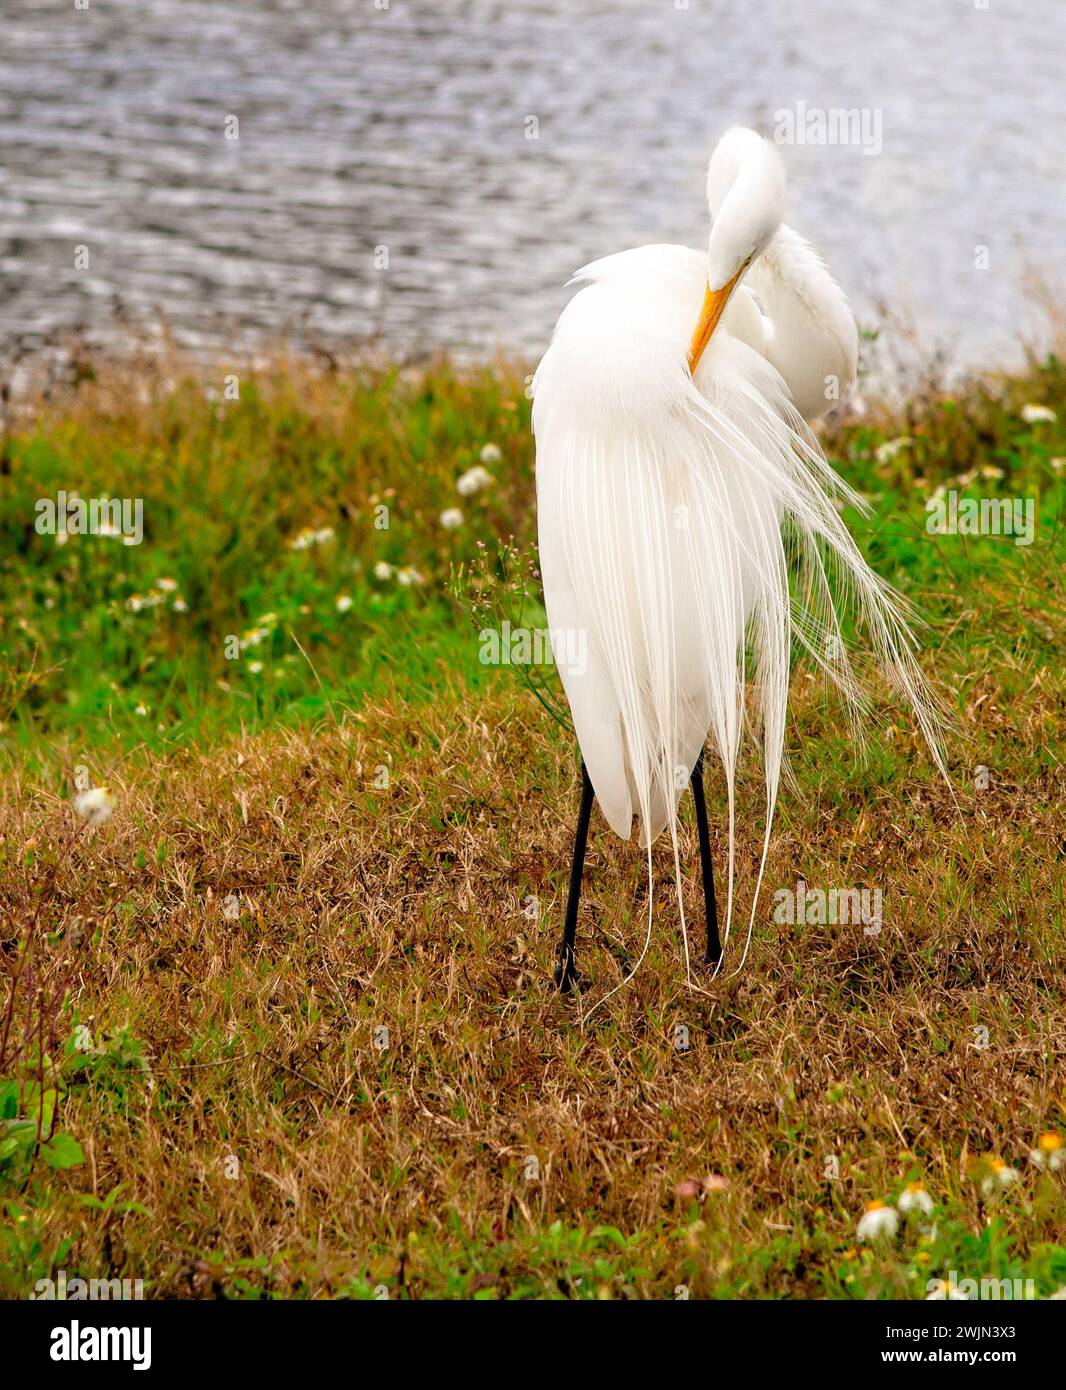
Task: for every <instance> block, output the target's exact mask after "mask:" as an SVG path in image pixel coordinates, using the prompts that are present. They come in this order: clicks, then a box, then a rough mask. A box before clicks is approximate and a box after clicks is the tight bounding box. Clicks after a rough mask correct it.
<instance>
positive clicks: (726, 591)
mask: <svg viewBox="0 0 1066 1390" xmlns="http://www.w3.org/2000/svg"><path fill="white" fill-rule="evenodd" d="M784 198H785V178H784V171H783V167H782V163H781V158H780V156H779V154H778V152H777V150H776V149H775V148H774V147H773V146H772V145H770V144H769V143H768V142H767V141H765V140H763V139H762V138H761V137H760V136H759V135H757V134H756V133H755V132H754V131H751V130H746V129H743V128H740V127H737V128H734V129H732V130H730V131H728V132H727V133H726V134H725V135H724V136H723V137H722V139H721V140H720V141H719V143H718V145H717V147H716V148H715V151H714V154H713V155H712V157H711V160H710V164H709V166H708V169H707V201H708V204H709V207H710V213H711V232H710V240H709V242H708V247H707V251H706V252H705V253H703V252H699V251H693V250H690V249H689V248H687V247H684V246H670V245H656V246H642V247H639V248H637V249H636V250H633V251H625V252H622V253H621V254H618V255H613V256H608V257H606V258H605V259H603V260H599V261H595V262H593V263H592V264H591V265H587V266H585V267H584V269H583V270H580V271H578V272H577V274H576V275H575V276H574V279H573V281H571V283H577V284H580V285H582V286H583V288H582V289H581V290H580V292H579V293H578V294H576V295H575V296H574V298H573V299H572V300H571V301H570V303H569V304H568V305H567V307H566V308H565V309H564V310H563V313H562V314H561V316H560V318H559V321H558V324H557V325H556V328H555V332H554V335H553V337H552V341H551V345H550V347H549V348H548V351H547V352H546V353H545V355H544V358H543V360H542V361H541V364H540V366H539V368H538V370H537V373H536V376H535V378H534V382H533V429H534V433H535V436H536V445H537V507H538V521H539V544H540V564H541V573H542V575H543V581H544V597H545V603H546V607H547V614H548V622H549V627H550V629H551V632H552V637H553V648H554V651H555V656H556V662H557V665H558V668H559V672H560V675H561V678H562V682H563V686H564V689H565V691H566V695H567V699H568V700H569V704H570V709H571V712H572V715H573V720H574V728H575V731H576V734H577V738H578V742H579V744H580V748H581V753H582V757H583V770H582V783H583V790H582V799H581V812H580V816H579V821H578V832H577V838H576V844H575V850H574V862H573V870H572V874H571V881H570V893H569V900H568V904H567V918H566V927H565V933H564V938H563V942H562V946H561V950H560V958H559V965H558V968H557V971H556V981H557V983H558V984H559V985H560V987H561V988H563V989H564V990H565V989H569V988H570V987H571V986H572V984H573V983H574V981H575V979H576V974H575V968H574V931H575V926H576V918H577V904H578V898H579V895H580V887H581V873H582V866H583V862H584V854H585V845H586V840H587V834H588V824H589V815H590V812H591V807H592V800H593V794H595V797H596V799H597V800H598V801H599V803H600V807H601V810H602V811H603V814H604V816H605V818H606V820H607V823H608V825H609V826H610V827H611V828H612V829H613V830H614V831H615V832H616V833H617V834H618V835H620V836H622V837H623V838H624V839H625V838H628V837H629V834H630V829H631V825H632V821H633V817H634V815H636V817H637V818H638V821H639V826H640V837H641V844H642V845H643V846H644V847H645V848H646V850H647V865H648V877H649V892H648V923H647V934H646V938H645V942H644V949H643V951H642V952H641V959H642V958H643V954H644V951H646V950H647V946H648V941H649V940H650V933H651V925H652V901H651V899H652V891H651V889H652V882H651V846H652V842H653V841H654V840H655V839H656V837H657V836H658V835H659V834H660V833H661V832H662V831H663V830H666V829H668V830H669V833H670V838H671V841H672V844H673V853H674V871H675V878H676V881H677V887H678V899H679V904H680V899H681V891H680V890H681V870H680V859H679V855H678V836H677V807H678V802H679V800H680V796H681V793H682V791H683V790H684V788H685V786H686V785H687V784H688V783H689V782H691V784H692V787H693V791H694V793H695V796H696V811H697V826H698V830H699V839H700V852H701V860H702V864H703V878H704V895H705V909H706V913H707V951H706V956H705V959H706V960H707V962H709V963H713V964H714V965H715V968H716V970H717V969H718V968H720V967H721V961H722V952H723V949H724V946H725V945H726V944H727V943H728V940H729V932H730V927H731V923H732V910H733V880H734V848H733V839H734V810H735V806H734V784H735V772H736V766H737V757H738V752H739V749H740V744H741V734H742V729H743V726H744V724H745V723H746V722H747V723H748V724H749V726H750V727H751V730H752V733H753V734H754V735H755V736H756V737H757V739H758V742H759V744H760V745H761V751H762V760H763V765H764V770H765V808H766V821H765V835H764V839H763V844H762V860H761V865H760V870H759V874H758V879H757V881H756V884H755V888H754V893H753V898H752V910H751V918H750V920H749V924H748V933H747V937H748V940H750V934H751V927H752V924H753V923H754V917H755V908H756V905H757V901H758V894H759V888H760V886H761V882H762V876H763V870H764V868H765V863H766V854H767V850H768V847H769V836H770V826H771V822H772V817H773V810H774V805H775V802H776V798H777V792H778V784H779V780H780V772H781V766H782V760H783V755H784V740H785V716H786V708H787V702H788V683H789V668H790V651H791V645H792V643H793V642H794V641H795V642H798V643H799V644H801V645H802V646H803V647H804V648H806V650H807V651H808V652H809V653H810V654H811V655H812V657H813V658H814V660H815V661H816V662H817V663H818V664H819V665H820V666H822V667H823V668H824V669H825V671H826V672H828V674H829V675H830V676H831V677H832V679H833V680H834V681H835V682H836V684H837V685H838V686H839V687H840V689H841V690H842V692H843V694H844V696H845V701H846V704H847V707H848V708H849V710H850V711H851V713H852V714H856V713H858V712H859V711H860V710H861V708H862V706H863V694H862V689H861V686H860V683H859V680H858V679H857V675H856V664H857V663H854V662H853V661H852V659H851V658H850V657H849V653H848V649H847V646H846V644H845V641H844V639H843V636H842V633H841V628H840V623H839V620H838V613H837V602H838V601H839V599H838V591H839V592H842V593H843V594H844V595H845V596H847V597H849V598H850V601H851V602H852V603H853V604H854V607H855V611H856V617H857V618H858V620H859V630H860V631H861V632H863V633H864V634H865V636H866V639H867V640H868V644H869V647H870V649H871V652H872V655H873V656H874V657H876V659H877V660H878V662H879V663H880V664H881V666H882V667H883V668H884V669H885V671H886V672H887V674H888V676H889V678H890V680H891V682H892V683H893V685H894V687H895V689H896V690H897V691H898V692H899V693H900V694H901V695H902V696H904V697H905V698H907V699H908V700H909V701H910V703H911V705H912V706H913V708H914V710H915V713H916V716H917V719H918V723H919V725H920V727H921V729H922V731H923V733H924V734H925V736H926V738H927V740H928V742H929V744H930V746H931V748H932V750H933V755H934V757H935V758H936V761H937V763H938V766H941V768H942V767H943V764H942V761H941V757H940V754H939V752H938V750H937V733H938V714H937V711H936V707H935V705H934V702H933V700H932V698H931V696H930V693H929V691H928V689H927V687H926V685H925V682H924V680H923V677H922V674H921V671H920V669H919V668H918V666H917V664H916V662H915V659H914V650H915V642H914V638H913V636H912V634H911V632H910V629H909V628H908V626H907V622H906V612H905V606H904V604H903V601H902V599H901V598H900V597H899V596H898V595H897V594H896V593H895V592H894V591H893V590H892V589H891V588H890V587H889V586H888V585H887V584H886V583H885V582H884V581H882V580H881V579H880V578H879V577H878V576H877V575H876V574H874V572H873V571H872V570H871V569H870V568H869V566H868V565H867V564H866V562H865V560H864V559H863V557H862V555H861V554H860V552H859V550H858V549H857V547H856V545H855V543H854V541H853V540H852V537H851V535H850V534H849V532H848V530H847V528H846V527H845V525H844V524H843V522H842V520H841V517H840V515H839V512H838V509H837V505H835V503H839V501H840V499H845V500H846V501H848V502H850V503H852V504H853V505H855V506H858V507H863V506H864V504H863V503H862V501H861V499H860V498H859V497H858V496H857V495H856V494H855V493H854V492H853V491H852V489H850V488H849V487H847V486H846V485H845V484H844V483H843V481H842V480H841V479H840V478H839V477H838V476H837V475H836V473H835V472H834V471H833V469H832V468H831V467H830V465H829V463H828V462H827V460H826V459H825V457H824V455H823V454H822V452H821V449H820V448H819V446H818V444H817V442H816V441H815V439H814V437H813V435H812V434H811V432H810V430H809V428H808V427H807V424H806V422H807V421H810V420H813V419H815V418H816V417H818V416H820V415H822V414H824V413H825V411H827V410H828V409H829V408H830V406H831V405H833V404H834V403H835V402H836V401H837V400H839V399H840V397H841V395H842V393H843V392H844V391H845V390H846V389H847V388H848V387H849V386H850V384H851V383H852V382H853V380H854V378H855V371H856V357H857V332H856V327H855V321H854V319H853V317H852V315H851V312H850V311H849V309H848V306H847V303H846V302H845V299H844V296H843V294H842V293H841V291H840V289H839V288H838V286H837V285H836V283H835V282H834V280H833V279H832V277H831V276H830V275H829V272H828V271H827V270H826V267H825V265H824V264H823V262H822V261H821V259H820V258H819V257H818V255H817V254H816V253H815V252H814V251H813V250H812V248H811V247H810V246H809V245H808V243H807V242H806V241H804V240H803V238H802V237H800V236H799V235H797V233H796V232H794V231H793V230H792V229H791V228H790V227H788V226H786V225H785V223H784V222H783V220H782V218H783V211H784ZM835 581H839V582H835ZM575 634H578V635H580V637H581V639H582V640H580V641H575V640H573V639H574V635H575ZM577 653H579V654H580V655H579V656H577V655H575V654H577ZM748 687H750V690H749V693H748V694H746V688H748ZM708 738H709V739H710V740H711V742H712V744H713V747H714V749H715V751H716V752H717V755H718V757H719V758H720V760H721V763H722V766H723V768H724V772H725V783H726V790H727V803H728V831H729V835H728V844H729V874H728V898H727V909H726V924H725V934H724V940H723V942H722V944H721V945H720V944H719V937H718V926H717V915H716V909H715V898H714V887H713V879H712V870H711V862H710V847H709V841H708V836H707V831H706V815H705V810H704V803H703V785H702V757H703V748H704V744H705V742H706V741H707V740H708ZM680 912H681V928H682V938H683V941H684V950H685V962H686V972H689V954H688V937H687V932H686V930H685V918H684V907H683V905H681V906H680ZM746 951H747V941H746V942H745V947H744V953H745V954H746ZM741 959H742V960H743V957H742V958H741ZM639 963H640V962H639V961H638V962H637V964H638V965H639ZM688 977H689V979H691V974H690V972H689V974H688Z"/></svg>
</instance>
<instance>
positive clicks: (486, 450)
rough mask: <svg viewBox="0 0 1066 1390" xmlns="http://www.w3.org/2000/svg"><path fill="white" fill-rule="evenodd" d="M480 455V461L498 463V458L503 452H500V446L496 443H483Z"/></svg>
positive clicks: (501, 456)
mask: <svg viewBox="0 0 1066 1390" xmlns="http://www.w3.org/2000/svg"><path fill="white" fill-rule="evenodd" d="M480 457H481V462H482V463H499V461H500V459H502V458H503V454H501V453H500V446H499V445H498V444H483V445H482V447H481V455H480Z"/></svg>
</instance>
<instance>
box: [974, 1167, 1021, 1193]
mask: <svg viewBox="0 0 1066 1390" xmlns="http://www.w3.org/2000/svg"><path fill="white" fill-rule="evenodd" d="M1020 1177H1021V1174H1020V1173H1019V1172H1018V1170H1017V1168H1011V1167H1010V1166H1009V1165H1008V1164H1006V1163H1004V1162H1003V1160H1002V1159H1001V1158H990V1159H989V1160H988V1173H987V1175H986V1176H985V1177H984V1178H982V1179H981V1191H982V1193H983V1194H984V1195H985V1196H986V1197H992V1196H994V1195H995V1193H997V1192H1000V1191H1002V1190H1003V1188H1005V1187H1010V1186H1011V1185H1012V1183H1016V1182H1017V1181H1018V1179H1019V1178H1020Z"/></svg>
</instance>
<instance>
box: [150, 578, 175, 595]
mask: <svg viewBox="0 0 1066 1390" xmlns="http://www.w3.org/2000/svg"><path fill="white" fill-rule="evenodd" d="M155 587H156V588H157V589H161V590H162V591H163V593H164V594H176V593H177V592H178V581H177V580H176V579H170V578H168V577H167V576H164V577H163V578H162V579H157V580H156V581H155Z"/></svg>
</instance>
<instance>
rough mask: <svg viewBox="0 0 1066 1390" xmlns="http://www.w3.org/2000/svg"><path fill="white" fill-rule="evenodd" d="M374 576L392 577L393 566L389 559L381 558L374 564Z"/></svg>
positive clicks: (380, 577) (377, 577) (379, 577)
mask: <svg viewBox="0 0 1066 1390" xmlns="http://www.w3.org/2000/svg"><path fill="white" fill-rule="evenodd" d="M374 578H375V579H391V578H392V566H391V565H390V564H389V562H388V560H379V561H378V562H377V564H376V565H375V566H374Z"/></svg>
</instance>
